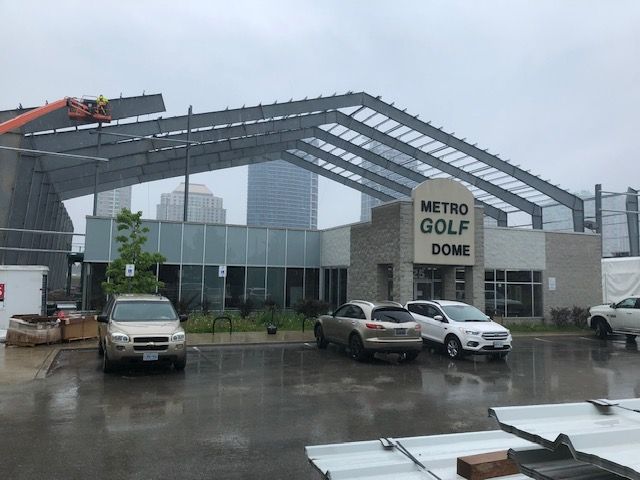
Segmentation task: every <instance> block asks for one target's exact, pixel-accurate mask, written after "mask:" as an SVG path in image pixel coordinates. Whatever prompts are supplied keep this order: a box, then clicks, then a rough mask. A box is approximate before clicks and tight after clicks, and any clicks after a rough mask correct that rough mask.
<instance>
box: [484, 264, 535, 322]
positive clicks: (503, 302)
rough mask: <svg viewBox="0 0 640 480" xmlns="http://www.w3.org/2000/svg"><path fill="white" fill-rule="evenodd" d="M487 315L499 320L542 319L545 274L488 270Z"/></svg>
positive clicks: (486, 282) (486, 274)
mask: <svg viewBox="0 0 640 480" xmlns="http://www.w3.org/2000/svg"><path fill="white" fill-rule="evenodd" d="M484 290H485V313H486V314H487V315H490V316H498V317H541V316H542V272H540V271H534V270H485V287H484Z"/></svg>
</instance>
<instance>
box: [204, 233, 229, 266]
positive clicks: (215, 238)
mask: <svg viewBox="0 0 640 480" xmlns="http://www.w3.org/2000/svg"><path fill="white" fill-rule="evenodd" d="M226 232H227V229H226V227H218V226H211V225H207V244H206V246H205V254H204V261H205V263H208V264H214V265H224V264H225V256H224V252H225V238H226ZM216 275H217V271H216Z"/></svg>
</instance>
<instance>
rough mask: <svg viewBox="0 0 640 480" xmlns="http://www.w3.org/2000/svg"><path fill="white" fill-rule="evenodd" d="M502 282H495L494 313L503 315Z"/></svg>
mask: <svg viewBox="0 0 640 480" xmlns="http://www.w3.org/2000/svg"><path fill="white" fill-rule="evenodd" d="M504 289H505V287H504V283H496V315H497V316H499V317H504V316H505V300H504Z"/></svg>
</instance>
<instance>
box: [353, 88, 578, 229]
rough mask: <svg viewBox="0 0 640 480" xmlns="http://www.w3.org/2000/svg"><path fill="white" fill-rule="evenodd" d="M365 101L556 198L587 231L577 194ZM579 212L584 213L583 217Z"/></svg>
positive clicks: (389, 107) (374, 101) (378, 102)
mask: <svg viewBox="0 0 640 480" xmlns="http://www.w3.org/2000/svg"><path fill="white" fill-rule="evenodd" d="M362 98H363V105H365V106H367V107H369V108H371V109H372V110H375V111H377V112H380V113H382V114H383V115H386V116H387V117H389V118H391V119H392V120H395V121H396V122H399V123H401V124H403V125H405V126H407V127H409V128H411V129H412V130H415V131H417V132H420V133H422V134H424V135H427V136H429V137H431V138H433V139H434V140H438V141H439V142H441V143H443V144H445V145H448V146H449V147H451V148H455V149H456V150H458V151H460V152H462V153H465V154H467V155H469V156H471V157H473V158H475V159H477V160H480V161H481V162H483V163H485V164H487V165H490V166H491V167H493V168H495V169H497V170H500V171H502V172H504V173H506V174H508V175H511V176H512V177H513V178H517V179H518V180H520V181H522V182H524V183H526V184H527V185H530V186H532V187H534V188H535V189H536V190H538V191H539V192H542V193H544V194H545V195H547V196H549V197H550V198H553V199H554V200H556V201H557V202H558V203H561V204H562V205H564V206H566V207H569V208H570V209H571V210H572V211H573V212H574V217H573V220H574V230H575V231H576V232H583V231H584V205H583V202H582V199H580V198H579V197H577V196H576V195H572V194H571V193H569V192H567V191H566V190H563V189H561V188H559V187H556V186H555V185H552V184H550V183H548V182H545V181H544V180H542V179H541V178H539V177H537V176H535V175H533V174H531V173H529V172H527V171H525V170H522V169H521V168H518V167H516V166H515V165H512V164H510V163H507V162H505V161H504V160H501V159H499V158H498V157H496V156H495V155H491V154H490V153H487V152H486V151H484V150H482V149H480V148H478V147H476V146H474V145H471V144H469V143H467V142H465V141H464V140H461V139H459V138H457V137H454V136H453V135H452V134H449V133H446V132H444V131H443V130H440V129H439V128H436V127H434V126H432V125H430V124H428V123H425V122H423V121H422V120H418V119H417V118H416V117H414V116H412V115H409V114H408V113H405V112H403V111H402V110H400V109H398V108H396V107H393V106H392V105H389V104H388V103H386V102H383V101H382V100H380V99H378V98H375V97H372V96H371V95H369V94H367V93H364V94H363V95H362ZM579 212H582V216H581V217H580V213H579Z"/></svg>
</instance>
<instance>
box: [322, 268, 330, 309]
mask: <svg viewBox="0 0 640 480" xmlns="http://www.w3.org/2000/svg"><path fill="white" fill-rule="evenodd" d="M322 272H323V273H322V276H323V280H324V289H323V292H322V299H323V300H324V301H325V302H327V303H328V304H329V305H331V297H330V295H331V270H329V269H328V268H325V269H323V270H322Z"/></svg>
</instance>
